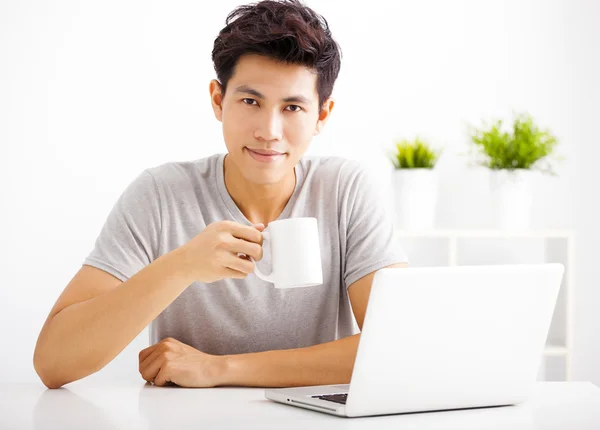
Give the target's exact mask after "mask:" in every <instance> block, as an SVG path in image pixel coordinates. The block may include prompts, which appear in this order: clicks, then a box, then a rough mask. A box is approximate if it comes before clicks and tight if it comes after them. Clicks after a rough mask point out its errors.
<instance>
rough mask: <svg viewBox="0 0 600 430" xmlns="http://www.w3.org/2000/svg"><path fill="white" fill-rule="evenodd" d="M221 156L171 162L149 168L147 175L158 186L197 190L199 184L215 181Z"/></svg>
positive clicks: (146, 170) (146, 171)
mask: <svg viewBox="0 0 600 430" xmlns="http://www.w3.org/2000/svg"><path fill="white" fill-rule="evenodd" d="M219 157H221V154H215V155H211V156H210V157H206V158H200V159H197V160H189V161H171V162H167V163H163V164H160V165H156V166H152V167H148V168H147V169H145V171H144V172H145V173H147V174H149V176H150V177H151V178H152V179H153V180H154V182H155V183H156V186H157V187H159V188H161V187H166V188H171V189H186V188H192V189H193V188H196V187H197V186H198V184H202V183H205V182H207V181H211V180H213V179H214V177H215V176H214V173H215V172H216V169H217V165H218V162H219Z"/></svg>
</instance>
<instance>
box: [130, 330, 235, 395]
mask: <svg viewBox="0 0 600 430" xmlns="http://www.w3.org/2000/svg"><path fill="white" fill-rule="evenodd" d="M221 358H222V357H220V356H217V355H210V354H205V353H203V352H201V351H198V350H197V349H195V348H192V347H191V346H189V345H186V344H185V343H182V342H179V341H178V340H176V339H173V338H166V339H163V340H161V341H160V342H158V343H157V344H155V345H152V346H150V347H148V348H146V349H143V350H142V351H140V354H139V362H140V366H139V370H140V374H141V375H142V378H144V379H145V380H146V381H148V382H152V383H153V384H154V385H157V386H160V387H162V386H165V385H167V384H169V383H172V384H176V385H179V386H181V387H190V388H191V387H194V388H195V387H198V388H201V387H202V388H208V387H215V386H217V385H218V383H219V377H220V375H221V374H222V372H223V368H224V361H223V360H222V359H221Z"/></svg>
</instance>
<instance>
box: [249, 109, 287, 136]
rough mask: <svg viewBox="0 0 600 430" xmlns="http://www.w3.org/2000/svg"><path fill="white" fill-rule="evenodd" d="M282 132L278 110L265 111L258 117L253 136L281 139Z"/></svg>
mask: <svg viewBox="0 0 600 430" xmlns="http://www.w3.org/2000/svg"><path fill="white" fill-rule="evenodd" d="M282 134H283V124H282V121H281V115H279V113H278V112H267V111H266V110H265V112H264V114H263V115H262V116H261V118H260V119H259V123H258V124H257V127H256V131H255V132H254V137H255V138H257V139H259V140H266V141H272V140H281V139H282V137H283V136H282Z"/></svg>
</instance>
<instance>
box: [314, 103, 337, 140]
mask: <svg viewBox="0 0 600 430" xmlns="http://www.w3.org/2000/svg"><path fill="white" fill-rule="evenodd" d="M334 105H335V102H334V101H333V99H332V98H331V97H330V98H328V99H327V100H325V102H324V103H323V106H322V107H321V112H320V113H319V119H318V120H317V125H316V126H315V132H314V135H315V136H316V135H317V134H319V133H320V132H321V130H323V127H325V123H327V120H328V119H329V116H330V115H331V111H332V110H333V106H334Z"/></svg>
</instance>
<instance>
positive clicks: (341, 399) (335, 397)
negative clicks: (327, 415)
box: [312, 393, 348, 405]
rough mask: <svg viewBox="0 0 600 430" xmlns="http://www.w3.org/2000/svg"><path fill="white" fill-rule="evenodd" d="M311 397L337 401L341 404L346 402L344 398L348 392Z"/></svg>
mask: <svg viewBox="0 0 600 430" xmlns="http://www.w3.org/2000/svg"><path fill="white" fill-rule="evenodd" d="M312 398H313V399H321V400H327V401H328V402H334V403H339V404H341V405H345V404H346V400H347V399H348V393H344V394H323V395H320V396H312Z"/></svg>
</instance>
